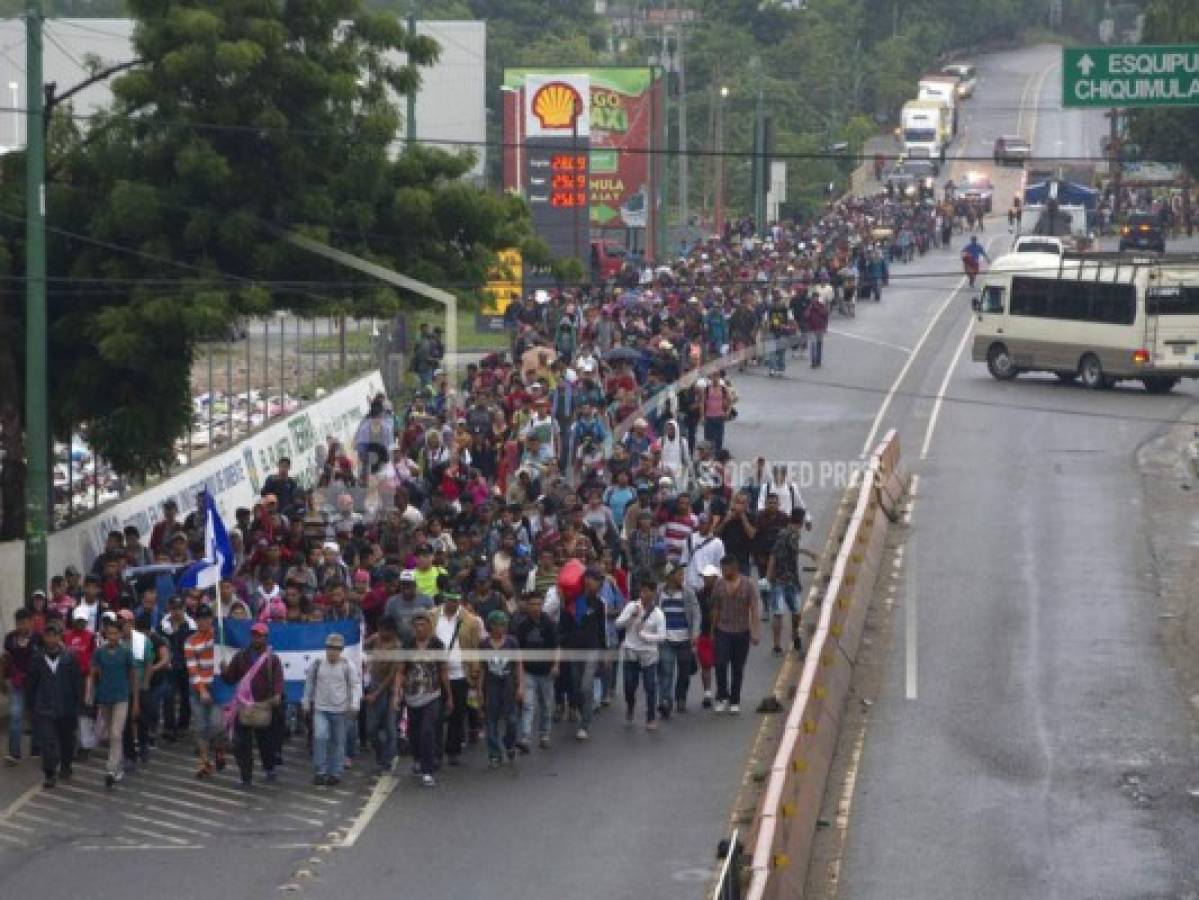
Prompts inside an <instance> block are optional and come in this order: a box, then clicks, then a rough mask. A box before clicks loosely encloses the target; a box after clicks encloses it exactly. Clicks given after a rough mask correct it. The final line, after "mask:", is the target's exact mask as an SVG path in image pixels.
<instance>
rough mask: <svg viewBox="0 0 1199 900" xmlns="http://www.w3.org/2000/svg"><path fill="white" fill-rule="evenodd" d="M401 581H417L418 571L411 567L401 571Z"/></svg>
mask: <svg viewBox="0 0 1199 900" xmlns="http://www.w3.org/2000/svg"><path fill="white" fill-rule="evenodd" d="M400 581H416V573H415V572H413V571H412V570H411V569H405V570H404V571H403V572H401V573H400Z"/></svg>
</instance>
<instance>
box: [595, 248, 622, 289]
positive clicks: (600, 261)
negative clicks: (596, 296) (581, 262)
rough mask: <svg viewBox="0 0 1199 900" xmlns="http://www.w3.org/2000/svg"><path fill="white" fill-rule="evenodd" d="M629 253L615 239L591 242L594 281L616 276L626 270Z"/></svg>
mask: <svg viewBox="0 0 1199 900" xmlns="http://www.w3.org/2000/svg"><path fill="white" fill-rule="evenodd" d="M626 256H627V253H626V251H625V249H624V247H622V246H620V244H618V243H616V242H615V241H592V242H591V276H592V279H593V280H594V281H607V280H608V279H610V278H616V277H618V276H619V275H620V273H621V272H622V271H624V264H625V258H626Z"/></svg>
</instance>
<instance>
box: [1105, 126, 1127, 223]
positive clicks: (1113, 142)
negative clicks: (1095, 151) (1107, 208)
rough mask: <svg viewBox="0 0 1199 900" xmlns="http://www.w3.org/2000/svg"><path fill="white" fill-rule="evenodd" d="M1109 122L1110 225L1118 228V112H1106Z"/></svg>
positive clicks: (1121, 189)
mask: <svg viewBox="0 0 1199 900" xmlns="http://www.w3.org/2000/svg"><path fill="white" fill-rule="evenodd" d="M1107 117H1108V119H1110V120H1111V131H1110V132H1109V136H1108V144H1107V152H1108V154H1109V155H1110V156H1111V165H1112V225H1113V226H1115V227H1119V223H1120V205H1121V195H1122V194H1123V193H1124V178H1123V175H1124V166H1123V164H1122V159H1121V157H1122V156H1123V147H1122V146H1121V140H1120V110H1118V109H1112V110H1109V111H1108V112H1107Z"/></svg>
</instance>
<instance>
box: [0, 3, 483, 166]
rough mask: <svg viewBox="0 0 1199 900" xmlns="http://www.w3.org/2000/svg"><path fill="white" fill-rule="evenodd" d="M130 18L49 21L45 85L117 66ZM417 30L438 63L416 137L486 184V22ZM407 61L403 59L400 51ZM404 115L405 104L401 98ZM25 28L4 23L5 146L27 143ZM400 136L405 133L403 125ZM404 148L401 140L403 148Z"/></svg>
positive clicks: (94, 107)
mask: <svg viewBox="0 0 1199 900" xmlns="http://www.w3.org/2000/svg"><path fill="white" fill-rule="evenodd" d="M133 25H134V23H133V20H131V19H48V20H47V21H46V27H45V39H44V41H43V45H44V51H43V61H42V69H43V74H44V77H45V80H46V82H47V83H50V82H54V83H55V84H56V85H57V88H58V91H59V92H60V93H61V92H63V91H67V90H69V89H70V88H71V87H73V86H74V85H76V84H78V83H79V82H81V81H83V80H84V79H86V78H87V77H88V71H87V68H86V66H85V62H86V60H85V57H87V56H89V55H94V56H98V57H100V59H102V60H103V61H104V62H105V63H109V64H114V63H119V62H124V61H126V60H129V59H131V58H132V56H133V49H132V46H131V40H132V34H133ZM417 31H418V32H419V33H420V34H422V35H427V36H428V37H431V38H433V40H435V41H437V43H438V44H439V45H440V47H441V58H440V60H439V61H438V62H437V64H436V65H434V66H431V67H429V68H428V69H423V70H422V72H421V77H422V82H421V89H420V93H419V94H418V95H417V99H416V135H417V139H418V140H419V141H421V142H425V143H432V144H437V145H439V146H442V147H444V148H445V149H447V150H450V151H453V150H456V149H459V148H465V147H470V148H472V149H474V151H475V154H476V156H477V161H476V164H475V167H474V169H473V170H472V172H473V174H474V175H475V176H476V177H477V178H479V179H481V178H482V176H483V172H484V164H485V162H486V152H485V151H486V146H485V142H486V140H487V109H486V93H485V91H486V86H485V80H486V56H487V26H486V23H484V22H475V21H455V22H418V23H417ZM397 60H400V61H402V60H403V54H397ZM71 99H72V102H73V103H74V107H75V113H76V114H77V115H80V116H89V115H91V114H93V113H95V112H97V111H98V110H100V109H103V108H104V107H106V106H107V105H108V104H109V103H110V101H111V99H112V94H111V93H110V91H109V88H108V84H107V83H106V82H101V83H98V84H94V85H92V86H90V87H88V88H85V89H84V90H82V91H80V92H79V93H78V94H76V95H75V96H74V97H72V98H71ZM398 102H399V106H400V110H401V113H402V112H403V111H404V109H405V106H404V100H403V98H400V99H399V101H398ZM24 107H25V23H24V22H23V21H22V20H20V19H7V20H4V21H0V108H5V109H7V110H8V113H7V114H6V115H4V114H0V146H3V147H4V148H11V147H23V146H24V145H25V120H24V116H23V115H22V114H21V112H20V111H19V110H21V109H23V108H24ZM400 131H401V133H400V138H401V139H402V138H403V134H404V129H403V126H401V130H400ZM400 145H401V146H402V141H401V144H400Z"/></svg>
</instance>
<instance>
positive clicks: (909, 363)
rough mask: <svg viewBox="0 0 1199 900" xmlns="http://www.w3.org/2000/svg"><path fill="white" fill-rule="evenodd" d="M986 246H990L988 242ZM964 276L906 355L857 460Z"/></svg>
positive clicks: (865, 451) (962, 284) (867, 450)
mask: <svg viewBox="0 0 1199 900" xmlns="http://www.w3.org/2000/svg"><path fill="white" fill-rule="evenodd" d="M988 246H990V244H989V242H988ZM965 285H966V276H965V275H963V276H962V277H961V280H959V281H958V283H957V286H956V287H954V289H953V290H952V291H950V293H949V296H948V297H946V298H945V302H944V303H942V304H941V307H940V309H938V310H937V312H936V315H934V316H933V317H932V320H931V321H930V322H929V323H928V325H927V326H926V327H925V329H924V333H923V334H921V335H920V340H918V341H916V345H915V346H914V347H912V352H911V353H910V354H908V358H907V360H906V361H905V362H904V364H903V368H902V369H900V370H899V374H898V375H897V376H896V377H895V381H894V382H892V384H891V388H890V389H889V390H888V391H887V396H886V397H884V398H883V402H882V404H880V406H879V408H878V412H877V413H875V415H874V422H873V423H872V424H871V426H870V432H869V433H868V434H867V435H866V442H865V443H864V444H862V452H861V453H860V454H858V458H859V459H865V458H866V457H867V456H869V455H870V451H871V450H872V449H873V447H874V438H875V436H876V435H877V434H878V430H879V427H880V426H881V425H882V424H883V417H884V416H885V415H886V414H887V410H888V409H890V408H891V401H892V400H894V399H895V393H896V392H897V391H898V390H899V386H900V385H901V384H903V380H904V379H905V378H906V377H907V375H908V372H909V371H910V370H911V368H912V363H914V362H915V361H916V357H918V356H919V355H920V348H922V347H923V346H924V342H925V341H927V340H928V336H929V335H930V334H932V333H933V329H934V328H936V327H937V323H938V322H940V321H941V316H943V315H944V314H945V310H947V309H949V304H951V303H953V301H954V300H955V299H957V295H958V292H959V291H960V290H961V289H962V288H963V287H965Z"/></svg>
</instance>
